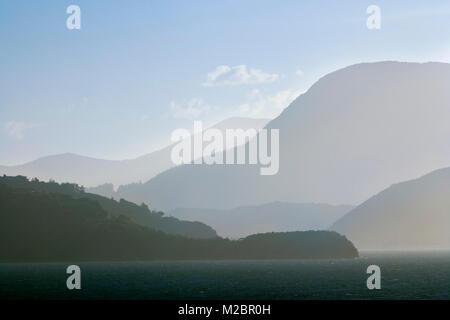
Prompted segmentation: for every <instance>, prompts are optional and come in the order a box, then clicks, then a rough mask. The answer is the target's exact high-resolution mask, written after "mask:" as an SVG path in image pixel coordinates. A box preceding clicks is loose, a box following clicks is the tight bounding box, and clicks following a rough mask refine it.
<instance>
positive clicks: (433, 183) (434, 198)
mask: <svg viewBox="0 0 450 320" xmlns="http://www.w3.org/2000/svg"><path fill="white" fill-rule="evenodd" d="M330 230H334V231H337V232H339V233H341V234H344V235H346V236H347V237H348V238H349V239H350V240H351V241H352V242H353V243H355V245H356V246H357V247H358V248H359V249H362V250H365V249H371V250H402V249H414V250H421V249H423V250H429V249H435V250H442V249H445V250H448V249H450V168H445V169H440V170H436V171H433V172H431V173H429V174H427V175H425V176H422V177H420V178H418V179H414V180H409V181H406V182H402V183H397V184H394V185H392V186H390V187H389V188H387V189H385V190H383V191H382V192H380V193H378V194H377V195H375V196H373V197H371V198H370V199H368V200H367V201H365V202H364V203H362V204H361V205H359V206H358V207H356V208H355V209H353V210H351V211H350V212H349V213H347V214H346V215H345V216H344V217H342V218H341V219H339V220H338V221H337V222H336V223H335V224H334V225H333V226H332V227H331V228H330Z"/></svg>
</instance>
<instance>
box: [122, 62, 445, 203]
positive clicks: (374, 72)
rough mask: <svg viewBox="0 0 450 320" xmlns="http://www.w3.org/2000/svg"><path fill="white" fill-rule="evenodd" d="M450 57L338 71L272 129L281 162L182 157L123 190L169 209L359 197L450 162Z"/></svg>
mask: <svg viewBox="0 0 450 320" xmlns="http://www.w3.org/2000/svg"><path fill="white" fill-rule="evenodd" d="M449 88H450V64H446V63H403V62H377V63H363V64H357V65H352V66H350V67H347V68H344V69H341V70H338V71H335V72H333V73H330V74H328V75H326V76H324V77H323V78H321V79H320V80H319V81H317V82H316V83H315V84H314V85H313V86H312V87H311V88H310V89H309V90H308V91H307V92H306V93H304V94H302V95H300V96H299V97H298V98H297V99H296V100H295V101H294V102H292V103H291V104H290V105H289V106H288V107H287V108H286V109H285V110H284V111H283V112H282V113H281V114H280V115H279V116H278V117H277V118H276V119H274V120H272V121H270V122H269V123H268V124H267V126H266V128H267V129H279V136H280V151H279V154H280V155H279V156H280V165H279V172H278V174H276V175H272V176H262V175H260V172H259V168H260V167H259V165H183V166H178V167H175V168H172V169H170V170H167V171H165V172H163V173H161V174H159V175H157V176H155V177H154V178H152V179H151V180H149V181H148V182H146V183H143V184H131V185H124V186H121V187H119V189H118V195H119V196H120V197H123V198H126V199H129V200H131V201H136V202H139V203H140V202H142V201H144V202H146V203H149V204H150V205H151V206H152V207H154V208H158V209H161V210H172V209H175V208H216V209H231V208H235V207H238V206H244V205H260V204H263V203H268V202H273V201H281V202H296V203H303V202H314V203H329V204H343V203H345V204H359V203H361V202H362V201H364V200H366V199H367V198H369V197H370V196H372V195H373V194H375V193H376V192H378V191H379V190H382V189H384V188H386V187H387V186H389V185H391V184H392V183H395V182H397V181H404V180H407V179H410V178H411V177H417V176H420V175H423V174H425V173H426V172H430V171H432V170H434V169H435V168H442V167H446V166H447V165H448V164H449V163H450V148H448V141H449V138H450V126H449V124H448V119H450V90H449Z"/></svg>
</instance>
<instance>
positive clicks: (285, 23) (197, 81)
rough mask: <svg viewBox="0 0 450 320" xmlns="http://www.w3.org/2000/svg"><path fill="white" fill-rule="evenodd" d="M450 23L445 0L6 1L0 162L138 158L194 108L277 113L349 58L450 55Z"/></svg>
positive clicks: (211, 113) (206, 114) (216, 115)
mask: <svg viewBox="0 0 450 320" xmlns="http://www.w3.org/2000/svg"><path fill="white" fill-rule="evenodd" d="M71 4H76V5H79V6H80V8H81V30H68V29H67V28H66V19H67V17H68V14H66V8H67V7H68V6H69V5H71ZM371 4H375V5H378V6H379V7H380V8H381V29H380V30H369V29H367V27H366V19H367V16H368V15H367V14H366V8H367V7H368V6H369V5H371ZM449 35H450V2H449V1H361V0H358V1H298V0H293V1H287V0H283V1H263V0H255V1H244V0H240V1H224V0H222V1H206V0H205V1H192V0H190V1H120V2H119V1H100V0H89V1H80V0H78V1H75V0H73V1H50V0H48V1H24V0H23V1H17V0H0V164H18V163H22V162H25V161H30V160H33V159H35V158H37V157H40V156H44V155H49V154H56V153H63V152H73V153H78V154H82V155H88V156H93V157H100V158H107V159H123V158H131V157H135V156H138V155H142V154H144V153H147V152H151V151H153V150H154V149H155V148H157V147H161V146H163V145H165V144H166V143H167V141H169V139H170V133H171V132H172V130H173V129H175V128H180V127H185V128H192V126H193V120H194V119H197V120H203V121H205V123H206V124H211V123H213V122H216V121H219V120H222V119H224V118H226V117H229V116H249V117H270V118H272V117H275V116H276V115H278V114H279V112H280V111H281V110H282V108H284V107H286V106H287V104H288V103H289V102H290V101H291V100H292V99H293V98H294V97H295V96H296V95H298V94H299V93H301V92H303V91H304V90H306V89H307V88H308V87H309V86H310V85H311V84H312V83H313V82H315V81H316V80H317V79H318V78H319V77H321V76H323V75H325V74H326V73H328V72H330V71H333V70H335V69H337V68H340V67H343V66H347V65H349V64H354V63H358V62H368V61H378V60H401V61H446V62H450V37H449Z"/></svg>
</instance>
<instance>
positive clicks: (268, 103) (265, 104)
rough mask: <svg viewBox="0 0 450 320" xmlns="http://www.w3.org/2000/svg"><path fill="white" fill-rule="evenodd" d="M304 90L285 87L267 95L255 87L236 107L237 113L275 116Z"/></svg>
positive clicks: (241, 114)
mask: <svg viewBox="0 0 450 320" xmlns="http://www.w3.org/2000/svg"><path fill="white" fill-rule="evenodd" d="M304 92H305V91H304V90H290V89H287V90H282V91H278V92H276V93H275V94H271V95H267V94H263V93H261V92H260V91H259V90H256V89H255V90H253V91H252V92H251V93H250V94H249V95H248V97H247V101H246V102H245V103H243V104H241V105H240V106H239V107H238V110H237V113H238V115H239V116H244V117H263V118H275V117H276V116H278V115H279V114H280V112H281V111H282V110H283V109H284V108H286V107H287V106H288V105H289V104H290V103H291V102H292V101H294V100H295V99H296V98H297V97H298V96H299V95H301V94H302V93H304Z"/></svg>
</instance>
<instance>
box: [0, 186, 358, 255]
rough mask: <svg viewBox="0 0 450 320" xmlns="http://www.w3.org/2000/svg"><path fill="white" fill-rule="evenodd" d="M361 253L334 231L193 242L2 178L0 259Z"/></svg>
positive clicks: (82, 201)
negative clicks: (19, 185)
mask: <svg viewBox="0 0 450 320" xmlns="http://www.w3.org/2000/svg"><path fill="white" fill-rule="evenodd" d="M65 187H67V188H68V186H65ZM357 256H358V251H357V250H356V248H355V247H354V246H353V244H352V243H351V242H350V241H348V240H347V239H346V238H345V237H344V236H341V235H339V234H338V233H336V232H330V231H306V232H290V233H266V234H257V235H253V236H250V237H247V238H244V239H242V240H237V241H231V240H227V239H222V238H219V237H216V238H213V239H192V238H186V237H181V236H175V235H169V234H166V233H163V232H160V231H156V230H154V229H150V228H148V227H144V226H141V225H138V224H136V223H134V222H133V221H131V219H129V218H127V217H124V216H118V217H117V216H112V215H109V214H108V213H107V211H106V210H105V209H104V208H103V207H102V206H101V205H100V204H99V202H97V201H95V200H93V199H90V198H86V197H84V198H83V197H78V198H77V197H72V196H70V195H69V194H62V193H54V192H45V191H42V190H32V189H26V188H25V189H24V188H11V187H9V186H8V185H6V184H4V183H0V261H2V262H31V261H113V260H115V261H118V260H122V261H125V260H126V261H129V260H153V259H158V260H166V259H167V260H168V259H177V260H182V259H302V258H354V257H357Z"/></svg>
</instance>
